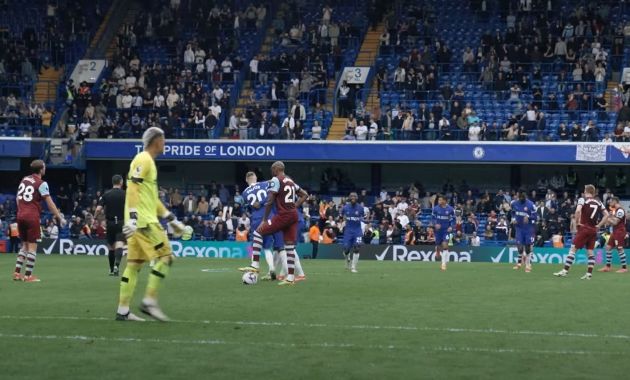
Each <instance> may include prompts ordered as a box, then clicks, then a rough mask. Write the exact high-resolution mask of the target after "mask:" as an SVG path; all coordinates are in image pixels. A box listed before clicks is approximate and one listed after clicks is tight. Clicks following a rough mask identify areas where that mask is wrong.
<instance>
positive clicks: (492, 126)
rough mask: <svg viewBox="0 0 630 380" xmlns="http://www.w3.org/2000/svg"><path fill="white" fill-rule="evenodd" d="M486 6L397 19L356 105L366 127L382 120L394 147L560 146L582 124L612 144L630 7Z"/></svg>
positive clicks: (425, 10) (430, 6)
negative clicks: (565, 129) (564, 132)
mask: <svg viewBox="0 0 630 380" xmlns="http://www.w3.org/2000/svg"><path fill="white" fill-rule="evenodd" d="M479 3H480V2H468V1H452V2H448V3H446V4H442V3H440V4H437V3H433V2H425V3H424V5H422V6H418V5H417V4H416V3H415V2H407V3H406V4H405V6H403V7H401V8H400V9H399V10H398V11H397V12H396V13H392V14H391V15H390V16H389V17H387V19H386V24H387V30H385V31H383V34H382V35H381V38H380V45H381V46H380V51H379V55H378V57H377V59H376V62H377V64H376V65H377V72H378V73H377V75H376V78H375V82H376V83H375V86H373V87H372V88H371V89H364V90H362V91H359V92H357V95H356V97H357V98H356V103H355V104H350V108H351V110H352V111H356V112H355V113H359V114H360V115H359V116H358V117H356V119H359V124H360V122H361V120H362V119H366V122H367V121H368V120H369V118H370V116H375V117H374V119H375V121H376V123H377V124H378V128H379V134H378V137H379V138H385V139H387V138H393V139H416V140H417V139H424V140H435V139H442V140H448V139H451V140H505V141H511V140H558V139H561V136H559V134H558V128H559V126H560V125H561V124H565V125H569V126H571V124H573V123H575V124H577V125H578V127H579V128H580V129H581V130H582V132H583V133H582V134H581V136H580V140H585V141H600V140H601V139H602V138H604V137H605V136H610V137H611V138H612V137H613V133H614V130H615V128H616V126H617V123H616V118H617V115H616V113H615V111H616V110H615V109H614V108H613V107H611V106H610V105H611V103H613V100H615V99H614V93H615V92H614V89H616V88H617V84H616V83H614V82H610V72H611V71H612V69H616V70H619V64H618V58H619V57H618V54H620V53H621V51H620V49H621V45H622V44H621V41H622V25H623V24H622V22H623V21H624V20H622V19H621V18H620V17H621V16H620V15H622V14H623V12H621V11H620V10H621V9H620V8H621V7H623V6H624V5H622V4H621V3H618V2H601V3H598V4H597V5H595V4H594V3H593V4H590V5H588V6H584V5H583V4H582V3H573V2H568V1H563V2H552V6H553V8H552V9H547V8H546V6H547V5H546V4H547V3H546V2H532V3H533V8H532V9H523V8H516V7H513V8H512V10H511V11H508V9H505V8H503V7H500V6H498V7H493V6H492V5H494V3H493V2H487V5H486V10H483V11H482V10H481V8H480V5H479ZM499 4H503V5H506V6H509V5H510V2H499ZM614 36H616V37H614ZM624 54H626V53H624ZM626 55H627V54H626ZM613 56H614V57H615V59H613V58H612V57H613ZM624 57H625V55H624ZM624 59H625V58H624ZM626 90H627V87H624V88H623V91H622V93H625V92H626ZM368 99H369V100H370V101H369V102H367V104H366V105H365V106H363V105H362V103H361V102H364V103H365V102H366V101H367V100H368ZM626 99H627V96H626ZM615 101H617V100H615ZM423 105H424V106H423ZM443 117H444V118H443ZM379 121H380V122H379ZM367 124H369V123H367ZM354 127H355V125H354V123H352V122H351V123H348V128H347V132H350V133H351V134H354V135H356V133H355V132H354V130H353V129H354ZM356 137H357V139H365V138H366V137H365V136H363V135H361V136H356Z"/></svg>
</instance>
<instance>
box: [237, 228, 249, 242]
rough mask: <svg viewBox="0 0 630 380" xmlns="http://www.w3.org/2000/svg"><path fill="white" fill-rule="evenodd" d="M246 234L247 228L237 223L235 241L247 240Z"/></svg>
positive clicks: (247, 233) (247, 232)
mask: <svg viewBox="0 0 630 380" xmlns="http://www.w3.org/2000/svg"><path fill="white" fill-rule="evenodd" d="M248 235H249V230H248V229H247V228H246V227H245V225H243V224H241V225H239V226H238V228H237V229H236V241H247V236H248Z"/></svg>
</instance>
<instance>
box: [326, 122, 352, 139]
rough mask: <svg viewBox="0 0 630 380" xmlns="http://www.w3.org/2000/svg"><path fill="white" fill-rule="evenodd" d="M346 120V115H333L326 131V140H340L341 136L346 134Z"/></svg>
mask: <svg viewBox="0 0 630 380" xmlns="http://www.w3.org/2000/svg"><path fill="white" fill-rule="evenodd" d="M347 122H348V118H346V117H335V118H334V119H333V121H332V125H331V126H330V132H328V137H327V138H326V140H341V139H343V136H344V135H345V134H346V123H347Z"/></svg>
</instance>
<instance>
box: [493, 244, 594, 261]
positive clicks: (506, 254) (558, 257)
mask: <svg viewBox="0 0 630 380" xmlns="http://www.w3.org/2000/svg"><path fill="white" fill-rule="evenodd" d="M567 256H568V253H561V252H545V251H544V249H543V250H540V249H539V248H534V253H532V257H531V261H532V263H537V264H562V263H564V260H565V259H566V258H567ZM518 257H519V253H518V249H517V248H516V247H505V248H503V249H502V250H501V252H499V253H498V254H497V255H495V256H492V257H491V259H492V262H493V263H515V262H517V261H518ZM583 262H586V260H585V258H584V257H582V256H580V255H578V256H577V257H576V264H581V263H583Z"/></svg>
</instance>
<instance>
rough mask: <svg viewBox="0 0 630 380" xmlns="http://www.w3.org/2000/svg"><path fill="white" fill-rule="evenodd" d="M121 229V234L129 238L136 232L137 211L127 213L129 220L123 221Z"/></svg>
mask: <svg viewBox="0 0 630 380" xmlns="http://www.w3.org/2000/svg"><path fill="white" fill-rule="evenodd" d="M122 230H123V234H124V235H125V237H126V238H127V239H129V238H130V237H132V236H133V235H134V234H135V233H136V231H137V230H138V213H137V212H130V213H129V220H128V221H127V223H125V225H124V226H123V228H122Z"/></svg>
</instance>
